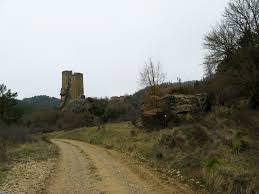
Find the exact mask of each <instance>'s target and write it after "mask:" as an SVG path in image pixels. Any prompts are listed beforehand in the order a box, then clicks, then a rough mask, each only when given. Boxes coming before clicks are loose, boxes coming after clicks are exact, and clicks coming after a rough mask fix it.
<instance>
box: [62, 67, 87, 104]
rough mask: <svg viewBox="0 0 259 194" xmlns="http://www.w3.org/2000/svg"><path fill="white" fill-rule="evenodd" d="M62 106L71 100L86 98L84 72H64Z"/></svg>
mask: <svg viewBox="0 0 259 194" xmlns="http://www.w3.org/2000/svg"><path fill="white" fill-rule="evenodd" d="M60 96H61V105H60V106H61V107H64V106H65V105H66V103H68V102H69V101H71V100H78V99H82V98H84V81H83V74H82V73H74V74H73V73H72V71H63V72H62V88H61V92H60Z"/></svg>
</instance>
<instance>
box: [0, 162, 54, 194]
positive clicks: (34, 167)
mask: <svg viewBox="0 0 259 194" xmlns="http://www.w3.org/2000/svg"><path fill="white" fill-rule="evenodd" d="M55 164H56V161H55V159H49V160H46V161H33V160H28V161H23V162H15V163H13V164H12V167H11V170H10V172H9V173H8V175H7V177H6V180H5V181H4V183H3V184H2V185H0V193H12V194H20V193H40V192H42V191H43V190H44V189H45V185H46V183H47V180H48V178H49V177H50V176H51V174H52V173H53V171H54V168H55Z"/></svg>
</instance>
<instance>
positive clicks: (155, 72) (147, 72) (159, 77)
mask: <svg viewBox="0 0 259 194" xmlns="http://www.w3.org/2000/svg"><path fill="white" fill-rule="evenodd" d="M165 78H166V75H165V73H163V72H162V68H161V64H160V62H158V63H157V64H154V62H153V61H152V60H151V59H149V62H148V63H146V64H145V66H144V67H143V69H142V71H141V72H140V85H141V86H142V87H143V88H145V87H149V88H150V89H151V91H152V93H153V95H156V92H157V88H158V87H159V85H160V84H162V83H164V81H165Z"/></svg>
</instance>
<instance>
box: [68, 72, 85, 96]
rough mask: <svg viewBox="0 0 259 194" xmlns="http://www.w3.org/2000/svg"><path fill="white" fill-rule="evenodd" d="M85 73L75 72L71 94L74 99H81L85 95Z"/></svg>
mask: <svg viewBox="0 0 259 194" xmlns="http://www.w3.org/2000/svg"><path fill="white" fill-rule="evenodd" d="M83 82H84V81H83V74H82V73H74V74H73V75H72V78H71V95H72V99H73V100H76V99H80V98H81V97H82V96H83V95H84V83H83Z"/></svg>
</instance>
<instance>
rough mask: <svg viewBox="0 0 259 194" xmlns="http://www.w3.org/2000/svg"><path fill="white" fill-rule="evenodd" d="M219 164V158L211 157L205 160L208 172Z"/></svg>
mask: <svg viewBox="0 0 259 194" xmlns="http://www.w3.org/2000/svg"><path fill="white" fill-rule="evenodd" d="M219 165H220V162H219V160H217V159H216V158H211V159H209V160H208V161H207V165H206V168H207V170H208V172H214V171H215V170H216V169H217V168H218V166H219Z"/></svg>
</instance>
